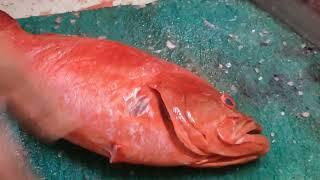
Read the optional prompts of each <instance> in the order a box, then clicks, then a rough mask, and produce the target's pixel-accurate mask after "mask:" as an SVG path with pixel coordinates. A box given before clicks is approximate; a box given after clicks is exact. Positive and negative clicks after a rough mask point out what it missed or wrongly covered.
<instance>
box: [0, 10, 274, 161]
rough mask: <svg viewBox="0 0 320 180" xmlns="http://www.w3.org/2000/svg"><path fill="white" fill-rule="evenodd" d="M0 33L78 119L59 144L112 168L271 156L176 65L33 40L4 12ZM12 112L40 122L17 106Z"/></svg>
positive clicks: (101, 45)
mask: <svg viewBox="0 0 320 180" xmlns="http://www.w3.org/2000/svg"><path fill="white" fill-rule="evenodd" d="M0 32H1V33H2V34H5V36H6V37H7V39H9V40H10V42H11V43H12V44H13V46H14V47H15V48H16V49H18V50H19V52H21V53H22V54H23V55H24V56H25V57H26V62H25V64H26V65H25V66H26V69H27V70H28V71H29V72H30V73H32V74H34V75H37V76H34V77H35V78H34V79H32V81H31V82H32V83H33V85H34V87H37V88H38V89H39V90H40V91H50V90H51V92H54V95H53V97H54V99H55V101H54V103H53V106H54V108H55V109H56V112H60V113H63V114H66V115H68V117H69V118H70V119H73V121H72V123H69V124H68V123H67V125H66V129H68V131H66V132H65V133H64V134H63V136H62V135H61V136H62V137H61V138H64V139H66V140H68V141H70V142H72V143H74V144H76V145H79V146H81V147H83V148H85V149H88V150H90V151H93V152H96V153H98V154H100V155H103V156H106V157H108V158H109V159H110V162H111V163H130V164H143V165H151V166H192V167H222V166H228V165H234V164H242V163H246V162H249V161H252V160H255V159H257V158H259V157H260V156H263V155H265V154H266V153H267V152H268V151H269V142H268V139H267V138H266V137H265V136H263V135H261V134H260V133H261V131H262V128H261V127H260V125H258V123H257V122H256V121H254V120H253V119H252V118H251V117H249V116H247V115H245V114H242V113H240V112H238V111H237V110H236V105H235V102H234V100H233V99H232V97H230V96H229V95H227V94H224V93H221V92H219V91H218V90H216V89H215V88H214V87H213V86H212V85H211V84H209V83H208V82H207V81H205V80H203V79H201V78H200V77H198V76H196V75H194V74H192V73H191V72H189V71H188V70H186V69H184V68H182V67H179V66H178V65H175V64H173V63H169V62H166V61H164V60H161V59H159V58H157V57H155V56H152V55H150V54H148V53H146V52H144V51H142V50H139V49H137V48H134V47H130V46H128V45H124V44H122V43H119V42H115V41H110V40H101V39H93V38H87V37H79V36H65V35H58V34H40V35H32V34H29V33H26V32H24V31H23V30H22V29H21V28H20V27H19V25H18V23H17V22H16V21H15V20H14V19H12V18H11V17H10V16H8V15H7V14H6V13H4V12H1V13H0ZM36 78H37V80H36ZM9 104H11V106H13V107H15V108H16V109H19V110H18V111H17V112H19V113H20V114H21V113H22V114H28V115H29V116H30V117H31V119H33V120H36V121H42V119H41V118H39V117H37V116H34V114H33V113H36V112H37V110H36V109H35V108H23V107H27V106H28V104H27V103H26V102H24V103H22V102H20V99H19V98H13V99H11V101H9ZM68 120H69V119H65V120H64V121H68ZM50 121H51V122H55V121H58V118H55V119H54V118H53V119H51V120H50ZM60 121H62V120H60ZM60 121H59V122H60Z"/></svg>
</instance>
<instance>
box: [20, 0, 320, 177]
mask: <svg viewBox="0 0 320 180" xmlns="http://www.w3.org/2000/svg"><path fill="white" fill-rule="evenodd" d="M57 17H61V23H59V24H58V23H57V22H55V21H56V18H57ZM19 22H20V23H21V25H22V27H23V28H24V29H25V30H27V31H29V32H32V33H36V34H38V33H48V32H53V33H61V34H73V35H82V36H90V37H99V36H100V38H101V37H102V36H105V37H106V38H108V39H112V40H118V41H121V42H123V43H126V44H130V45H133V46H136V47H139V48H141V49H143V50H145V51H147V52H150V53H152V54H154V55H156V56H160V57H162V58H164V59H168V60H169V61H173V62H175V63H178V64H180V65H182V66H184V67H187V68H189V69H192V70H193V71H194V72H197V73H200V74H201V75H202V76H204V77H206V78H208V79H209V80H210V82H211V83H212V84H213V85H215V87H216V88H218V89H220V90H221V91H226V92H229V93H230V94H231V95H232V96H233V97H234V98H235V100H236V102H237V106H238V108H239V109H240V110H241V111H243V112H245V113H247V114H249V115H251V116H253V117H254V118H256V119H257V120H258V121H259V123H261V124H262V126H263V127H264V134H265V135H267V136H268V138H269V139H270V141H271V142H272V143H271V150H270V152H269V153H268V154H267V156H265V157H263V158H261V159H260V160H258V161H255V162H253V163H249V164H246V165H242V166H236V167H232V168H223V169H192V168H183V167H178V168H155V167H144V166H132V165H123V164H118V165H110V164H109V163H108V160H107V159H106V158H104V157H101V156H98V155H96V154H94V153H91V152H88V151H86V150H84V149H81V148H79V147H77V146H74V145H71V144H69V143H67V142H65V141H60V142H58V143H56V144H54V145H45V144H42V143H40V142H38V141H37V140H35V139H34V138H32V137H31V136H29V135H27V134H26V133H24V132H22V131H21V130H20V129H19V128H18V127H17V126H14V128H15V129H16V132H17V135H18V137H19V139H20V140H21V142H22V144H23V145H24V147H26V152H27V155H28V157H29V158H30V162H31V164H32V166H33V168H34V170H35V172H37V173H38V174H39V175H40V176H41V177H44V178H46V179H126V178H130V179H163V178H169V179H319V178H320V143H319V141H320V59H319V58H320V54H317V52H318V51H317V50H316V49H315V48H314V47H312V46H311V45H310V44H308V43H306V42H305V41H304V40H303V39H301V38H300V37H299V36H298V35H297V34H295V33H293V32H291V31H290V30H289V29H287V28H286V27H285V26H283V25H282V24H280V23H279V22H277V21H275V20H274V19H273V18H272V17H270V16H268V15H267V14H266V13H264V12H262V11H260V10H258V9H256V8H255V7H254V6H253V5H252V4H250V3H249V2H247V1H241V0H160V1H159V2H158V3H156V4H154V5H148V6H147V7H145V8H136V7H115V8H105V9H101V10H97V11H85V12H81V13H80V16H78V15H76V14H71V13H67V14H61V15H54V16H49V17H32V18H27V19H20V20H19ZM168 41H170V42H171V44H170V43H169V44H168V45H169V47H174V46H175V48H172V49H170V48H168V47H167V42H168ZM172 44H173V45H174V46H173V45H172Z"/></svg>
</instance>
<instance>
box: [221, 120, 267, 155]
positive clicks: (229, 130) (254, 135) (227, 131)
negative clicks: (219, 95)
mask: <svg viewBox="0 0 320 180" xmlns="http://www.w3.org/2000/svg"><path fill="white" fill-rule="evenodd" d="M217 135H218V138H219V140H220V141H221V142H222V143H224V144H227V145H230V146H233V147H234V148H238V151H239V154H238V155H240V156H244V155H247V156H250V155H258V156H261V155H264V154H266V153H267V152H268V151H269V141H268V139H267V138H266V137H265V136H263V135H262V127H261V126H260V125H259V124H258V123H257V122H255V121H254V120H253V119H252V118H250V117H246V116H243V117H228V118H226V119H224V120H223V121H222V122H220V123H219V124H218V126H217ZM230 156H233V155H230Z"/></svg>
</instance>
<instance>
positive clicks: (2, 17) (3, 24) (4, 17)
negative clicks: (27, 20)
mask: <svg viewBox="0 0 320 180" xmlns="http://www.w3.org/2000/svg"><path fill="white" fill-rule="evenodd" d="M0 32H9V33H22V32H24V31H23V30H22V28H21V27H20V25H19V23H18V21H16V20H15V19H14V18H13V17H11V16H10V15H9V14H7V13H6V12H4V11H1V10H0Z"/></svg>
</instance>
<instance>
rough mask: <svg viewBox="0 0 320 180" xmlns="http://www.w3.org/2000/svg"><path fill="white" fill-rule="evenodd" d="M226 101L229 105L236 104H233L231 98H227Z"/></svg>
mask: <svg viewBox="0 0 320 180" xmlns="http://www.w3.org/2000/svg"><path fill="white" fill-rule="evenodd" d="M225 103H226V104H227V105H229V106H234V104H233V102H232V101H231V99H230V98H226V99H225Z"/></svg>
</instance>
